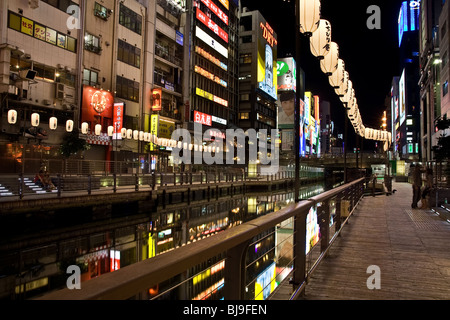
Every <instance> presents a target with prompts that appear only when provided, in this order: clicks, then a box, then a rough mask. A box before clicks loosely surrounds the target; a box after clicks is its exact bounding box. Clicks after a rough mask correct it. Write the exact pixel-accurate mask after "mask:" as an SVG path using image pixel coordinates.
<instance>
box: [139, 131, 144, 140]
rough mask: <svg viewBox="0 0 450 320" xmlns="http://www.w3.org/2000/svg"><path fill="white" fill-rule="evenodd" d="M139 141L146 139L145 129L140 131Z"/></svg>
mask: <svg viewBox="0 0 450 320" xmlns="http://www.w3.org/2000/svg"><path fill="white" fill-rule="evenodd" d="M139 141H144V131H139Z"/></svg>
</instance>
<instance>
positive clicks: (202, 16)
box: [197, 8, 228, 43]
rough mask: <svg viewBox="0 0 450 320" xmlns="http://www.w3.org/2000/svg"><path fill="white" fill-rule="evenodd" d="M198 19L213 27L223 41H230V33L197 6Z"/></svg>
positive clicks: (210, 27)
mask: <svg viewBox="0 0 450 320" xmlns="http://www.w3.org/2000/svg"><path fill="white" fill-rule="evenodd" d="M197 19H198V20H200V21H201V22H203V24H204V25H205V26H207V27H208V28H209V29H211V30H212V31H213V32H214V33H215V34H217V35H218V36H219V37H220V38H221V39H222V40H223V41H225V42H226V43H228V33H226V32H225V31H224V30H223V29H222V28H220V27H219V26H218V25H217V24H216V23H215V22H214V21H212V20H211V19H210V18H209V17H208V16H207V15H206V14H204V13H203V12H202V11H201V10H200V9H199V8H197Z"/></svg>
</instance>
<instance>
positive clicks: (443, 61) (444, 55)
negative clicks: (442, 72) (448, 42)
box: [442, 51, 448, 68]
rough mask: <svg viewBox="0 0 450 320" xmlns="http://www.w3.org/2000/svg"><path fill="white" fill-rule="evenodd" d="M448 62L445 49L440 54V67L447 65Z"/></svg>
mask: <svg viewBox="0 0 450 320" xmlns="http://www.w3.org/2000/svg"><path fill="white" fill-rule="evenodd" d="M447 62H448V52H447V51H445V53H444V54H443V55H442V68H444V67H445V66H446V65H447Z"/></svg>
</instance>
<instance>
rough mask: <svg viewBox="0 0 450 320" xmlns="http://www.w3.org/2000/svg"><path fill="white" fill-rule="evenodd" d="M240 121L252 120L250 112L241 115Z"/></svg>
mask: <svg viewBox="0 0 450 320" xmlns="http://www.w3.org/2000/svg"><path fill="white" fill-rule="evenodd" d="M239 119H240V120H249V119H250V113H249V112H242V113H239Z"/></svg>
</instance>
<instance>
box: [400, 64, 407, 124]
mask: <svg viewBox="0 0 450 320" xmlns="http://www.w3.org/2000/svg"><path fill="white" fill-rule="evenodd" d="M405 76H406V70H405V69H403V73H402V76H401V77H400V80H399V82H398V90H399V111H400V126H401V125H402V124H403V122H405V119H406V86H405Z"/></svg>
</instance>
